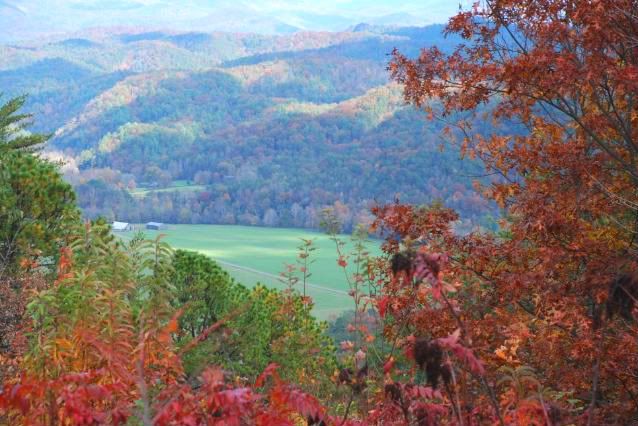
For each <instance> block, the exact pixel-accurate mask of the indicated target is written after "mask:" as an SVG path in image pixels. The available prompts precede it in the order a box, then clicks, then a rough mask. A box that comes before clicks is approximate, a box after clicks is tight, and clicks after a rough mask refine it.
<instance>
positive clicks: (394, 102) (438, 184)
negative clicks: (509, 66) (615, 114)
mask: <svg viewBox="0 0 638 426" xmlns="http://www.w3.org/2000/svg"><path fill="white" fill-rule="evenodd" d="M442 29H443V26H442V25H432V26H428V27H423V28H417V27H415V28H391V27H388V28H386V27H376V26H370V25H360V26H357V27H355V28H353V29H352V30H350V31H346V32H341V33H313V32H304V33H296V34H292V35H286V36H258V35H246V34H225V33H213V34H208V33H197V32H191V33H181V32H168V31H166V32H161V31H152V32H137V33H127V32H117V31H111V32H109V31H102V32H100V31H97V30H95V31H86V33H85V34H81V35H82V37H80V36H77V37H73V38H64V37H61V36H60V37H57V38H50V39H46V40H44V41H39V42H32V43H21V44H16V45H11V46H4V47H0V52H2V53H1V55H2V57H3V60H2V61H0V62H1V63H0V92H4V93H5V95H6V96H7V97H13V96H20V95H22V94H24V93H29V97H28V98H27V100H26V105H25V109H26V110H28V111H30V112H33V113H34V114H36V115H37V116H46V119H45V120H37V121H36V123H35V126H34V130H35V131H40V132H44V133H53V135H52V138H51V141H50V143H49V144H48V146H47V148H46V151H47V155H48V156H49V158H51V159H54V160H56V161H57V160H60V161H63V162H64V163H65V167H64V169H63V173H64V175H65V178H66V180H67V181H69V182H71V183H72V185H73V186H74V189H75V191H76V193H77V196H78V203H79V206H80V208H81V210H82V212H83V214H84V216H85V217H89V218H92V219H95V218H97V217H100V216H101V217H106V218H108V219H109V220H115V219H117V220H122V221H126V222H131V223H142V222H148V221H160V222H164V223H181V224H242V225H262V226H280V227H296V228H312V229H317V228H319V224H320V221H321V218H320V216H321V211H322V209H324V208H326V207H332V208H334V209H335V210H337V211H339V214H340V217H341V220H342V222H343V225H344V229H345V230H348V231H351V230H353V229H354V228H355V227H356V224H357V223H362V222H368V223H369V222H370V221H371V217H370V214H369V211H370V207H371V206H372V205H375V204H379V203H381V204H383V203H387V202H391V201H394V200H395V199H396V198H399V199H401V200H403V201H405V202H409V203H417V204H421V203H428V202H432V201H435V200H440V201H442V202H444V203H445V204H446V205H448V206H450V207H453V208H455V209H457V210H459V211H461V212H463V219H462V220H463V224H459V226H462V227H463V228H464V229H470V228H471V227H472V226H477V225H482V226H491V227H492V228H494V227H495V223H494V219H493V218H494V217H497V216H498V213H499V212H498V208H497V207H496V206H495V205H494V204H490V203H489V202H487V201H486V200H485V199H483V198H482V197H481V196H480V195H479V194H478V192H477V191H476V190H475V189H474V187H473V181H474V180H485V179H484V178H483V176H484V170H483V168H482V165H481V163H480V161H469V160H466V161H461V160H460V154H459V150H458V149H456V148H453V149H448V150H443V151H442V150H441V149H440V147H441V145H442V143H443V140H442V138H441V131H442V129H443V127H444V126H443V125H442V124H440V123H437V122H429V121H426V120H424V119H422V118H423V117H422V116H423V113H420V112H418V111H416V110H415V109H413V108H411V107H408V106H407V105H406V104H405V101H404V99H403V97H402V94H401V87H400V86H399V85H397V84H396V83H394V82H392V81H391V80H390V78H389V77H390V76H389V74H388V72H387V70H386V68H387V63H388V59H389V55H390V54H391V52H392V49H393V48H395V47H399V48H401V50H402V51H403V52H405V53H406V54H410V55H412V56H416V55H417V54H418V51H419V48H420V47H421V46H423V45H429V44H433V43H436V44H438V45H439V46H441V47H442V48H445V49H447V50H450V49H451V48H452V47H453V46H454V43H455V42H456V41H457V40H458V37H450V38H447V39H446V38H444V37H443V35H442ZM129 31H130V30H129ZM481 122H482V121H481V120H479V121H478V122H477V125H479V123H481ZM483 127H485V129H486V131H487V129H491V128H492V126H490V125H489V123H484V124H483ZM506 127H514V124H513V123H509V124H508V125H507V126H506ZM397 164H400V165H401V168H400V169H398V168H396V165H397Z"/></svg>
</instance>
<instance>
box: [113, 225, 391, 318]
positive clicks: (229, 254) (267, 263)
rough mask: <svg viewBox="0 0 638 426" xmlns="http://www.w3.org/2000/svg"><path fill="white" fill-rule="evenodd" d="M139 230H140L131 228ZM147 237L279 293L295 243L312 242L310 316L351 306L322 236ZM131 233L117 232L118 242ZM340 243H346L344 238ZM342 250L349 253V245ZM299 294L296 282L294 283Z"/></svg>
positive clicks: (237, 232)
mask: <svg viewBox="0 0 638 426" xmlns="http://www.w3.org/2000/svg"><path fill="white" fill-rule="evenodd" d="M135 228H136V229H143V225H136V227H135ZM143 231H144V233H145V235H146V237H147V238H155V237H157V235H159V234H164V235H165V239H166V241H167V242H168V243H170V244H171V245H172V246H173V247H175V248H177V249H186V250H193V251H198V252H200V253H203V254H206V255H208V256H210V257H212V258H213V259H215V260H217V261H218V262H219V263H220V264H221V265H222V266H223V267H224V268H225V269H226V270H227V271H228V272H229V273H230V274H231V275H232V276H233V277H234V278H235V279H236V280H237V281H239V282H241V283H243V284H245V285H247V286H253V285H255V284H256V283H258V282H260V283H262V284H264V285H266V286H269V287H275V288H280V289H282V288H284V287H285V285H284V284H283V283H281V282H280V281H279V279H278V275H279V273H280V272H282V271H284V270H285V265H286V264H294V263H295V260H296V255H297V247H298V246H299V245H300V244H301V240H300V239H301V238H306V239H313V240H314V243H313V246H314V247H315V248H316V250H315V251H314V252H313V253H312V256H311V258H312V259H314V263H313V264H312V265H311V266H310V273H311V274H312V276H311V277H310V279H309V282H310V283H311V285H312V286H309V287H307V290H306V293H307V294H308V295H310V297H312V299H313V301H314V302H315V307H314V313H315V315H316V316H317V317H319V318H321V319H331V318H334V317H335V316H336V315H338V314H339V313H340V312H342V311H344V310H346V309H351V308H352V307H353V302H352V299H351V298H350V297H349V296H348V295H347V291H348V285H347V282H346V280H345V277H344V274H343V270H342V269H341V268H340V267H338V265H337V254H336V249H335V244H334V242H333V241H331V240H330V239H329V237H328V236H327V235H325V234H322V233H320V232H316V231H308V230H303V229H282V228H264V227H251V226H235V225H167V226H166V228H165V229H163V230H161V231H150V230H147V229H143ZM133 234H134V233H133V232H126V233H117V235H118V236H121V237H122V238H124V239H128V238H131V237H132V235H133ZM342 239H343V240H344V241H347V242H348V243H349V242H350V237H349V236H348V235H343V236H342ZM368 248H369V251H370V253H372V254H373V255H377V254H380V253H381V250H380V248H379V242H378V241H370V242H369V244H368ZM345 249H346V250H347V251H348V252H350V251H351V250H352V244H347V245H346V247H345ZM298 288H299V290H300V291H301V283H299V284H298Z"/></svg>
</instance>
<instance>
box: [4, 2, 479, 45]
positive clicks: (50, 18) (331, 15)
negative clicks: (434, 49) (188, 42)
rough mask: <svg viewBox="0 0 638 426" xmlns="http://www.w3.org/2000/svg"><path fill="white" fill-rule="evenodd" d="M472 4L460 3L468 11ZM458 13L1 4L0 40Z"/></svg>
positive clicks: (426, 20)
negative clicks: (95, 30)
mask: <svg viewBox="0 0 638 426" xmlns="http://www.w3.org/2000/svg"><path fill="white" fill-rule="evenodd" d="M471 2H472V0H461V3H462V5H463V6H464V7H466V8H467V7H468V6H469V5H470V4H471ZM458 8H459V1H458V0H456V1H455V0H407V1H397V0H258V1H248V0H0V27H1V28H3V30H2V31H0V34H1V35H0V39H1V38H5V39H12V38H13V39H20V38H24V37H29V36H32V35H34V34H35V35H37V34H47V33H52V32H72V31H77V30H82V29H84V28H88V27H101V26H113V25H119V26H145V27H174V28H175V29H180V30H182V29H193V30H206V29H208V30H217V29H219V30H231V31H232V30H236V31H250V30H251V29H252V30H253V31H254V32H286V31H291V30H295V29H301V30H329V31H338V30H343V29H346V28H347V27H349V26H351V25H354V24H357V23H360V22H368V23H376V24H399V25H401V24H403V25H417V24H418V25H424V24H430V23H436V22H445V21H446V20H447V19H448V18H449V17H450V16H452V15H453V14H454V13H455V12H456V11H458ZM2 33H4V34H2Z"/></svg>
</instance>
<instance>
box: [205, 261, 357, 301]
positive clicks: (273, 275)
mask: <svg viewBox="0 0 638 426" xmlns="http://www.w3.org/2000/svg"><path fill="white" fill-rule="evenodd" d="M215 262H217V263H219V264H220V265H222V266H227V267H229V268H234V269H239V270H241V271H245V272H250V273H253V274H255V275H262V276H264V277H268V278H273V279H275V280H277V281H279V279H280V278H281V277H280V276H279V275H275V274H270V273H268V272H264V271H259V270H257V269H253V268H247V267H245V266H241V265H237V264H235V263H229V262H224V261H223V260H219V259H215ZM282 285H283V283H282ZM306 287H308V288H313V289H316V290H321V291H327V292H329V293H334V294H338V295H340V296H348V297H349V295H348V292H345V291H341V290H335V289H333V288H330V287H324V286H322V285H318V284H311V283H309V282H307V281H306Z"/></svg>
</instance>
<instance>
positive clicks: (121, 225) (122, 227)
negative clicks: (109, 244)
mask: <svg viewBox="0 0 638 426" xmlns="http://www.w3.org/2000/svg"><path fill="white" fill-rule="evenodd" d="M111 229H113V231H116V232H124V231H132V230H133V226H132V225H131V224H130V223H128V222H113V224H111Z"/></svg>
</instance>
